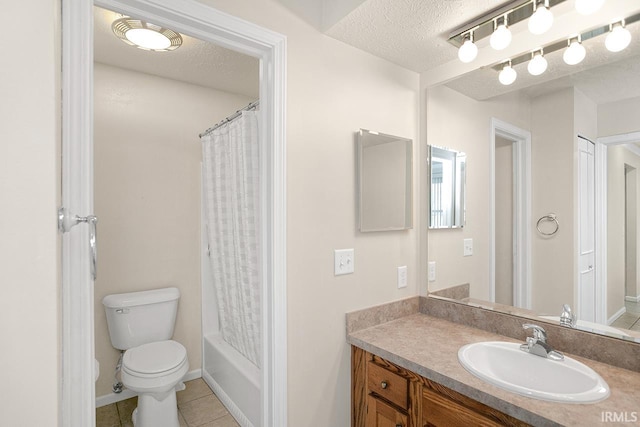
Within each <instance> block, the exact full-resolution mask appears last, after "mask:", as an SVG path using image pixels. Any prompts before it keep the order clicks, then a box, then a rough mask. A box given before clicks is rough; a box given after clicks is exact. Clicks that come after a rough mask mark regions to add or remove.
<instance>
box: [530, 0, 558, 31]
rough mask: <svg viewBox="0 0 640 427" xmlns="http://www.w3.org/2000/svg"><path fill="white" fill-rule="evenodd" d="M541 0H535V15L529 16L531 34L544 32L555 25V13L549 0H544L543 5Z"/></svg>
mask: <svg viewBox="0 0 640 427" xmlns="http://www.w3.org/2000/svg"><path fill="white" fill-rule="evenodd" d="M538 1H539V0H533V10H534V12H533V15H531V17H530V18H529V24H528V26H529V31H530V32H531V34H536V35H539V34H544V33H546V32H547V31H549V28H551V26H552V25H553V13H551V11H550V10H549V0H543V1H544V3H543V4H542V5H539V4H538Z"/></svg>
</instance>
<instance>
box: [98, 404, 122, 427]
mask: <svg viewBox="0 0 640 427" xmlns="http://www.w3.org/2000/svg"><path fill="white" fill-rule="evenodd" d="M96 427H120V417H119V416H118V408H117V406H116V404H115V403H112V404H111V405H106V406H101V407H99V408H96Z"/></svg>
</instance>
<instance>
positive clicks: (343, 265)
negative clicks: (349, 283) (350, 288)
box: [334, 249, 354, 276]
mask: <svg viewBox="0 0 640 427" xmlns="http://www.w3.org/2000/svg"><path fill="white" fill-rule="evenodd" d="M353 261H354V253H353V249H336V250H334V274H335V275H336V276H340V275H342V274H351V273H353V271H354V265H353Z"/></svg>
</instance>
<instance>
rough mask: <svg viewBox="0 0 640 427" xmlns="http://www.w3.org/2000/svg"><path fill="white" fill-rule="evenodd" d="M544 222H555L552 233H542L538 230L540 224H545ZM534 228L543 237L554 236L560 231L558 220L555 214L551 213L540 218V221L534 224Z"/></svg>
mask: <svg viewBox="0 0 640 427" xmlns="http://www.w3.org/2000/svg"><path fill="white" fill-rule="evenodd" d="M545 221H548V222H555V224H556V225H555V228H554V229H553V231H551V232H544V231H542V230H540V223H541V222H545ZM536 228H537V229H538V232H539V233H540V234H542V235H543V236H553V235H554V234H556V233H557V232H558V230H559V229H560V223H558V219H557V218H556V214H552V213H550V214H547V215H545V216H543V217H542V218H540V219H539V220H538V222H537V223H536Z"/></svg>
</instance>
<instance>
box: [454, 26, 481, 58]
mask: <svg viewBox="0 0 640 427" xmlns="http://www.w3.org/2000/svg"><path fill="white" fill-rule="evenodd" d="M477 56H478V46H476V44H475V43H474V42H473V30H471V31H469V32H468V33H467V35H466V36H465V41H464V43H462V46H460V49H458V59H460V61H462V62H464V63H465V64H466V63H469V62H471V61H473V60H474V59H476V57H477Z"/></svg>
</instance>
